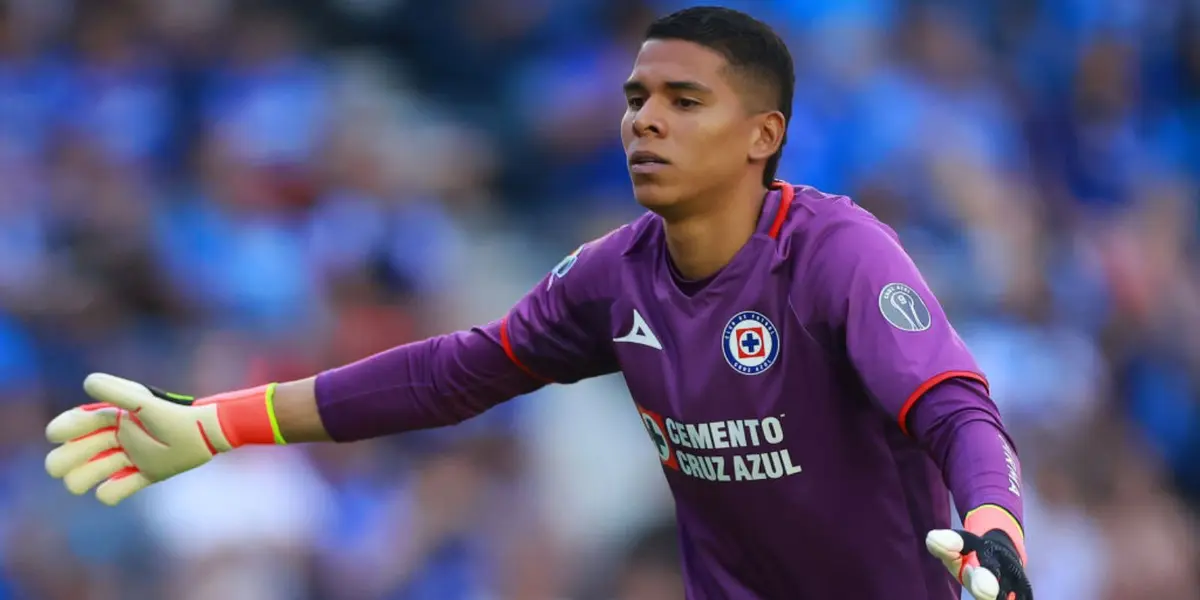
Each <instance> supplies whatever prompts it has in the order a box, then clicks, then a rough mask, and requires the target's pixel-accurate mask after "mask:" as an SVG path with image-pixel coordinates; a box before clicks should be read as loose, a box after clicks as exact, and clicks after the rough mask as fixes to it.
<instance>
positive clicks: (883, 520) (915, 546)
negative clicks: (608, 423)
mask: <svg viewBox="0 0 1200 600" xmlns="http://www.w3.org/2000/svg"><path fill="white" fill-rule="evenodd" d="M407 348H408V349H406V347H401V348H399V349H397V350H395V351H394V352H392V353H391V354H390V358H389V357H388V356H381V357H376V358H373V359H370V360H368V361H364V362H363V363H362V364H360V365H358V366H350V367H344V368H342V369H341V370H334V371H331V372H329V373H327V374H323V375H322V376H321V377H319V378H318V380H317V393H318V401H319V404H320V407H321V412H322V419H323V420H324V422H325V424H326V428H327V429H328V430H329V431H330V433H331V435H332V436H333V437H334V439H338V440H350V439H359V438H362V437H369V436H372V435H380V434H384V433H389V432H394V431H396V430H399V429H406V428H407V429H413V428H420V427H431V426H437V425H443V424H449V423H453V422H457V421H460V420H462V419H465V418H468V417H470V416H472V415H473V414H477V413H478V412H481V411H482V410H486V409H487V407H488V406H490V405H494V404H495V403H497V402H500V401H503V400H506V399H508V398H510V397H512V396H514V395H517V394H520V393H524V392H528V391H531V390H533V389H536V388H537V387H539V386H540V385H544V384H545V383H549V382H557V383H571V382H575V381H579V380H581V379H585V378H589V377H594V376H599V375H603V374H608V373H615V372H620V373H622V374H623V375H624V378H625V381H626V383H627V385H628V387H629V390H630V392H631V394H632V397H633V400H634V402H635V404H636V410H637V411H638V412H639V413H640V415H641V419H642V423H643V424H644V425H645V428H646V431H647V433H648V436H649V439H650V442H651V443H649V444H647V454H648V459H651V457H654V456H656V457H657V459H658V460H659V461H660V462H661V463H662V467H663V471H664V473H665V475H666V478H667V481H668V482H669V484H670V487H671V490H672V492H673V495H674V498H675V503H676V512H677V518H678V522H679V528H680V536H681V540H680V542H681V546H682V550H683V557H684V560H683V563H684V564H683V568H684V572H685V579H686V582H687V584H686V585H687V593H688V598H689V599H691V600H712V599H726V598H730V599H739V600H741V599H745V600H776V599H787V600H830V599H855V600H857V599H874V598H890V599H897V600H917V599H921V600H929V599H932V600H951V599H954V598H957V597H958V586H957V584H956V583H955V582H954V580H953V578H952V577H951V576H950V575H949V574H948V572H947V571H946V569H945V568H944V567H943V566H942V565H941V564H940V563H939V562H938V561H937V560H936V559H934V558H933V557H931V556H930V555H929V554H928V553H927V551H926V550H925V545H924V538H925V534H926V533H927V532H928V531H929V530H932V529H941V528H947V527H949V526H950V525H951V507H950V497H949V496H950V495H949V492H948V490H947V485H946V483H944V480H943V477H944V473H943V470H941V469H939V467H938V463H935V461H934V460H931V458H930V457H931V453H934V452H933V451H932V450H930V448H929V447H928V445H926V446H925V447H923V446H922V444H921V443H920V442H919V440H917V439H916V438H915V437H914V435H913V432H911V431H909V427H910V426H912V423H915V422H916V421H922V422H925V421H928V422H931V423H937V422H938V419H939V418H940V417H939V414H941V413H937V414H934V413H930V414H925V415H923V416H921V418H920V419H914V418H912V417H913V415H910V411H912V409H913V406H914V404H915V403H916V401H917V400H918V399H919V398H920V397H922V396H923V395H927V394H926V392H928V391H929V390H930V389H931V388H933V387H934V386H937V385H938V384H939V383H942V382H946V381H950V380H954V381H959V382H962V381H966V382H969V383H970V384H971V385H975V386H976V387H979V389H981V390H983V391H982V392H981V395H980V397H982V398H983V399H985V400H986V388H984V387H981V386H986V381H985V380H984V377H983V375H982V374H981V372H980V370H979V367H978V366H977V365H976V363H975V361H974V360H973V359H972V357H971V356H970V354H969V353H968V351H967V350H966V348H965V346H964V344H963V342H962V341H961V339H960V338H959V336H958V335H957V334H956V332H955V331H954V329H953V328H952V327H951V325H950V323H949V322H948V321H947V319H946V316H945V314H944V313H943V311H942V309H941V307H940V306H939V304H938V303H937V301H936V300H935V299H934V297H933V295H932V294H931V293H930V291H929V288H928V286H927V285H926V283H925V281H924V279H923V278H922V277H921V275H920V274H919V272H918V270H917V268H916V267H915V266H914V264H913V262H912V261H911V260H910V259H909V257H908V255H907V254H906V253H905V252H904V251H903V249H902V248H901V247H900V245H899V244H898V242H897V239H896V236H895V234H894V233H893V232H892V231H891V230H890V229H889V228H888V227H887V226H885V225H883V224H882V223H880V222H879V221H878V220H876V219H875V218H874V217H873V216H872V215H871V214H869V213H868V212H867V211H865V210H863V209H861V208H859V207H858V206H856V205H855V204H853V203H852V202H851V201H850V200H849V199H847V198H845V197H841V196H831V195H827V194H824V193H821V192H818V191H817V190H814V189H812V188H808V187H792V186H789V185H781V186H777V187H776V188H775V189H774V190H772V191H771V192H770V193H768V195H767V198H766V201H765V202H764V206H763V212H762V215H761V217H760V219H759V225H758V229H757V231H756V233H755V234H754V236H753V237H752V238H751V239H750V241H749V242H748V243H747V244H746V245H745V246H744V247H743V248H742V249H741V250H740V251H739V252H738V253H737V255H736V256H735V257H734V258H733V260H732V262H731V263H730V264H729V265H727V266H726V267H725V268H723V269H722V270H721V271H719V272H718V273H717V274H716V275H715V276H713V277H712V278H711V279H709V280H707V281H705V282H703V283H699V284H691V285H689V284H688V282H681V281H680V280H679V278H678V276H677V275H676V273H675V271H674V269H673V267H672V264H671V261H670V258H669V256H668V254H667V249H666V243H665V239H664V231H663V223H662V221H661V219H660V218H659V217H657V216H655V215H653V214H647V215H645V216H644V217H642V218H641V219H639V220H637V221H635V222H633V223H631V224H628V225H626V226H623V227H621V228H620V229H617V230H615V231H613V232H611V233H609V234H608V235H606V236H604V237H602V238H600V239H598V240H595V241H593V242H590V243H587V244H584V245H583V246H581V247H580V248H579V249H577V250H576V251H575V252H573V253H572V254H571V255H569V256H568V257H566V258H565V259H564V260H563V261H562V262H561V263H559V265H558V266H557V267H555V268H554V269H553V271H552V272H551V273H550V274H549V275H547V277H546V278H545V279H544V280H542V281H541V282H540V283H539V284H538V285H537V286H536V287H535V288H534V289H533V290H532V291H531V292H530V293H529V294H527V295H526V296H525V297H524V298H523V299H522V300H521V301H520V302H519V303H518V304H517V306H516V307H514V308H513V309H512V311H510V313H509V314H508V316H507V317H506V318H505V319H503V320H502V321H499V322H497V323H494V324H492V325H489V326H488V327H484V328H476V329H474V330H471V331H469V332H459V333H456V334H451V335H449V336H443V337H441V338H437V339H434V340H431V341H428V342H423V343H421V345H420V346H419V347H418V346H412V347H407ZM500 349H502V350H503V352H502V353H501V352H500ZM505 355H507V358H505ZM468 356H469V357H471V358H465V357H468ZM485 356H486V357H488V358H486V359H485V358H484V357H485ZM510 361H511V362H510ZM513 364H515V365H517V366H518V367H519V370H517V369H514V368H513V366H512V365H513ZM400 381H406V382H407V383H405V384H403V385H405V386H407V387H405V388H404V389H403V390H400V388H399V387H397V386H400V385H401V384H400V383H398V382H400ZM391 382H396V383H391ZM380 390H392V391H395V392H396V393H395V394H392V395H385V394H381V393H380ZM429 390H435V391H429ZM931 400H932V398H931ZM935 404H937V405H941V404H942V403H941V402H940V401H939V402H938V403H935ZM950 404H953V402H951V403H950ZM936 410H937V411H941V410H942V409H941V408H938V409H936ZM917 413H920V411H916V412H915V413H914V414H917ZM979 414H982V415H995V412H994V405H991V404H990V402H988V403H987V406H984V407H983V408H981V410H980V413H979ZM987 420H988V422H989V423H991V422H994V423H996V424H997V427H998V416H988V417H987ZM389 423H391V424H392V425H388V424H389ZM397 424H402V425H397ZM988 427H992V425H988ZM936 429H937V426H936V425H934V426H931V427H930V430H936ZM983 431H984V432H985V433H983V434H981V435H977V436H975V438H972V439H973V440H978V439H979V438H986V439H987V440H988V442H995V441H996V436H995V435H992V433H991V432H995V431H997V429H995V428H992V429H985V430H983ZM999 431H1000V432H1001V435H1000V444H999V445H1002V446H1003V447H1004V452H1005V453H1004V454H995V453H993V454H992V455H991V456H993V457H997V456H998V457H999V458H994V459H993V460H991V462H990V463H989V464H990V465H992V466H994V468H992V475H993V477H992V481H998V482H999V483H997V484H996V485H994V486H992V487H993V488H995V493H994V494H992V496H988V494H989V493H991V492H981V494H982V496H980V497H977V498H972V499H971V506H977V505H979V504H980V503H982V502H985V501H993V500H994V501H995V502H996V503H997V504H1000V505H1001V506H1004V507H1005V508H1006V509H1008V510H1010V512H1012V513H1013V514H1014V515H1016V516H1017V518H1018V519H1019V518H1020V514H1019V503H1014V502H1007V503H1006V498H1008V497H1007V496H1005V494H1008V493H1010V492H1011V493H1012V494H1013V495H1014V497H1015V496H1019V490H1018V488H1017V485H1018V483H1017V477H1018V475H1017V470H1016V467H1015V456H1014V455H1012V453H1011V450H1010V449H1009V446H1008V442H1007V440H1006V439H1005V438H1004V436H1003V430H1002V429H1000V430H999ZM973 443H974V442H973ZM985 443H986V442H985ZM943 446H946V444H943ZM962 450H963V449H962V448H957V449H956V452H961V451H962ZM938 452H942V453H943V454H947V455H949V454H951V452H950V450H948V449H946V448H945V447H943V449H942V450H938ZM1006 459H1007V460H1008V461H1009V467H1011V468H1010V469H1009V470H1008V471H1007V473H1008V475H1009V476H1010V477H1011V481H1012V483H1011V486H1009V478H1006V477H1005V469H1004V466H1003V465H1004V462H1005V460H1006ZM952 460H953V459H947V460H944V461H942V463H945V464H950V462H949V461H952ZM967 460H969V461H972V462H971V464H969V465H962V466H958V467H954V469H955V470H956V472H959V473H968V474H970V476H971V477H974V472H976V471H978V470H979V469H980V468H982V467H981V465H982V464H983V463H984V462H987V461H984V460H982V459H980V460H976V459H975V458H969V459H967ZM943 466H944V465H943ZM944 468H947V469H949V468H950V467H945V466H944ZM945 476H946V477H947V478H949V479H953V478H952V477H950V475H945ZM960 479H961V478H960ZM951 483H952V487H953V482H951ZM965 485H966V484H961V485H960V487H965ZM1006 486H1009V487H1008V489H1005V488H1006ZM955 491H956V494H957V493H958V488H956V489H955ZM970 493H972V494H975V492H973V491H972V492H970ZM964 495H965V493H964ZM976 495H979V494H976ZM1009 499H1011V498H1009ZM959 500H960V508H962V504H961V501H962V500H963V498H959ZM1014 504H1016V509H1015V510H1014V509H1013V508H1012V507H1013V506H1014Z"/></svg>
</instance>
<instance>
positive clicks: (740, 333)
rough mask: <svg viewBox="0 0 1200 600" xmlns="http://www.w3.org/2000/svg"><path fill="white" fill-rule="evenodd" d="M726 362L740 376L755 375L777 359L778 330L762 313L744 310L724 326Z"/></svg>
mask: <svg viewBox="0 0 1200 600" xmlns="http://www.w3.org/2000/svg"><path fill="white" fill-rule="evenodd" d="M721 347H722V349H723V350H724V352H725V362H727V363H729V366H730V367H733V370H734V371H737V372H738V373H741V374H743V375H758V374H759V373H762V372H763V371H766V370H767V369H769V368H771V365H773V364H775V360H776V359H778V358H779V331H778V330H776V329H775V324H774V323H772V322H771V320H770V319H768V318H767V317H766V316H764V315H763V314H762V313H758V312H754V311H752V310H745V311H742V312H740V313H738V314H736V315H734V316H733V318H732V319H730V320H729V323H728V324H726V325H725V332H724V335H723V337H722V344H721Z"/></svg>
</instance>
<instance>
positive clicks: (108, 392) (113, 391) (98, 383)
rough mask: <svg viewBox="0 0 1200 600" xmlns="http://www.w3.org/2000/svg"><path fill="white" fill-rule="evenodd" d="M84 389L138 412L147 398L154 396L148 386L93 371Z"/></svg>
mask: <svg viewBox="0 0 1200 600" xmlns="http://www.w3.org/2000/svg"><path fill="white" fill-rule="evenodd" d="M83 390H84V391H85V392H87V394H88V395H89V396H91V397H92V398H95V399H96V400H99V401H100V402H107V403H109V404H112V405H115V406H117V407H118V408H123V409H125V410H127V411H130V412H136V411H138V410H140V409H141V408H142V405H143V403H144V402H145V400H146V398H153V396H152V395H151V394H150V390H148V389H146V386H144V385H142V384H140V383H138V382H136V381H130V380H128V379H122V378H120V377H116V376H114V375H109V374H107V373H92V374H91V375H88V376H87V379H84V380H83Z"/></svg>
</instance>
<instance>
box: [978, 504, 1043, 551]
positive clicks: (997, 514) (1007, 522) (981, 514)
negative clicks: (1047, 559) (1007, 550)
mask: <svg viewBox="0 0 1200 600" xmlns="http://www.w3.org/2000/svg"><path fill="white" fill-rule="evenodd" d="M963 529H966V530H967V531H969V532H971V533H974V534H975V535H978V536H979V537H984V536H985V535H986V534H987V533H988V532H989V531H994V530H1000V531H1003V532H1004V533H1005V534H1006V535H1007V536H1008V537H1009V539H1011V540H1012V544H1013V548H1014V549H1015V550H1016V551H1017V554H1018V555H1019V556H1020V557H1021V564H1022V565H1024V564H1027V562H1028V561H1027V557H1026V555H1025V532H1024V530H1023V529H1022V528H1021V524H1020V522H1018V521H1017V518H1016V517H1014V516H1013V514H1012V513H1011V512H1009V511H1008V510H1007V509H1005V508H1003V507H1001V506H999V505H996V504H984V505H982V506H979V507H977V508H975V509H974V510H972V511H971V512H969V513H967V516H966V517H965V518H964V519H963Z"/></svg>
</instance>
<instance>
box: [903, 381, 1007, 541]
mask: <svg viewBox="0 0 1200 600" xmlns="http://www.w3.org/2000/svg"><path fill="white" fill-rule="evenodd" d="M909 423H910V426H911V431H912V434H913V437H915V438H916V439H917V441H918V442H920V443H921V445H922V446H923V447H924V448H925V449H926V451H928V452H929V455H930V457H932V458H933V461H934V463H936V464H937V465H938V467H939V468H940V469H941V472H942V476H943V477H944V478H945V482H946V486H947V487H948V488H950V493H952V494H953V495H954V501H955V504H956V505H957V506H958V512H959V514H960V515H963V516H966V514H967V513H968V512H970V511H972V510H973V509H975V508H978V507H980V506H982V505H984V504H995V505H996V506H999V507H1001V508H1003V509H1005V510H1007V511H1008V512H1009V513H1011V514H1012V515H1013V516H1014V517H1016V519H1017V522H1019V523H1022V524H1024V522H1025V516H1024V508H1023V505H1022V502H1021V465H1020V462H1019V460H1018V457H1017V454H1016V450H1015V448H1016V446H1014V445H1013V443H1012V439H1010V438H1009V436H1008V433H1007V432H1005V430H1004V425H1003V424H1001V422H1000V414H999V412H998V411H997V410H996V406H995V404H993V403H992V401H991V399H990V398H988V394H987V390H986V389H984V387H983V385H982V384H980V383H979V382H978V381H971V380H966V379H952V380H950V381H947V382H945V383H942V384H939V385H937V386H936V387H934V388H933V389H932V390H930V391H929V392H927V393H926V394H925V395H924V396H923V397H922V398H921V400H920V401H918V402H917V403H916V405H915V407H914V408H913V410H912V413H911V415H910V416H909Z"/></svg>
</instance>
